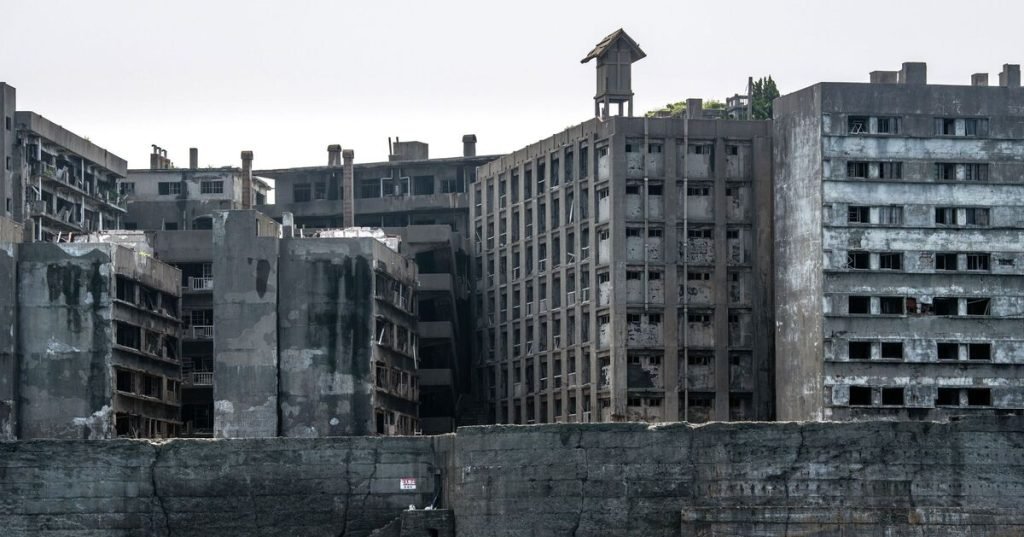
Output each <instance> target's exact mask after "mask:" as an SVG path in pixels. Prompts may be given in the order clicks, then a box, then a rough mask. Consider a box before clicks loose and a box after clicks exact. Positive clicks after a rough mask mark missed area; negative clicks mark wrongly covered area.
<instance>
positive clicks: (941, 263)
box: [935, 254, 957, 270]
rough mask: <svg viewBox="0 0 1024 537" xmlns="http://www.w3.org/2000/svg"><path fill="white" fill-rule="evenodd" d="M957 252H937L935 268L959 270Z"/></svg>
mask: <svg viewBox="0 0 1024 537" xmlns="http://www.w3.org/2000/svg"><path fill="white" fill-rule="evenodd" d="M956 257H957V256H956V254H935V270H957V260H956Z"/></svg>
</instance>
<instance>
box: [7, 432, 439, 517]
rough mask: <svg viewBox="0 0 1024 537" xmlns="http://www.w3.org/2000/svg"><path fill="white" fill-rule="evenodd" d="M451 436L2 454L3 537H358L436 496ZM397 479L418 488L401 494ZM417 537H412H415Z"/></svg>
mask: <svg viewBox="0 0 1024 537" xmlns="http://www.w3.org/2000/svg"><path fill="white" fill-rule="evenodd" d="M451 444H452V437H451V436H446V437H429V438H428V437H419V438H388V439H380V438H368V437H362V438H356V437H352V438H330V439H319V440H313V439H301V440H295V439H281V438H276V439H250V440H221V441H216V442H211V441H202V440H198V441H191V440H174V441H170V442H166V443H162V444H153V443H149V442H143V441H130V440H110V441H103V442H82V441H76V442H42V441H36V442H12V443H0V527H2V528H3V530H2V531H0V533H2V534H3V535H5V536H6V537H28V536H39V535H47V536H69V537H70V536H72V535H74V536H94V537H99V536H115V535H146V536H187V535H196V536H200V535H216V536H218V537H231V536H246V537H248V536H252V535H261V536H268V537H269V536H298V535H301V536H303V537H317V536H336V535H344V536H347V537H353V536H365V535H368V534H369V533H370V532H371V531H373V530H374V529H376V528H379V527H382V526H384V525H385V524H387V523H388V522H389V521H391V520H393V519H395V518H396V517H398V515H399V514H400V512H401V511H402V510H403V509H408V506H409V505H416V506H417V507H421V508H422V507H425V506H426V505H429V504H430V502H431V500H432V499H433V498H434V495H435V488H434V487H435V479H436V477H435V470H436V468H435V460H438V459H440V460H444V456H443V453H444V452H446V451H448V450H450V449H451ZM402 478H414V479H416V489H415V490H401V487H400V480H401V479H402ZM411 535H414V534H411Z"/></svg>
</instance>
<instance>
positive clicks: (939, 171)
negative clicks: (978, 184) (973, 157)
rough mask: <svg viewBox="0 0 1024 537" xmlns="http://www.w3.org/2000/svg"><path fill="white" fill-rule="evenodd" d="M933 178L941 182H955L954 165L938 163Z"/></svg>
mask: <svg viewBox="0 0 1024 537" xmlns="http://www.w3.org/2000/svg"><path fill="white" fill-rule="evenodd" d="M935 178H936V179H940V180H943V181H954V180H956V164H951V163H949V162H940V163H938V164H936V165H935Z"/></svg>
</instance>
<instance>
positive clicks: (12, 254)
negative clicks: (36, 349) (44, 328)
mask: <svg viewBox="0 0 1024 537" xmlns="http://www.w3.org/2000/svg"><path fill="white" fill-rule="evenodd" d="M17 263H18V245H17V244H15V243H13V242H3V243H0V325H2V326H4V327H6V328H9V329H6V328H5V329H4V330H0V441H9V440H16V439H17V434H18V421H17V419H18V410H17V404H18V359H17V348H16V347H17V346H16V343H17V334H18V326H17V320H18V285H17V280H16V278H15V274H17V270H15V269H16V267H17Z"/></svg>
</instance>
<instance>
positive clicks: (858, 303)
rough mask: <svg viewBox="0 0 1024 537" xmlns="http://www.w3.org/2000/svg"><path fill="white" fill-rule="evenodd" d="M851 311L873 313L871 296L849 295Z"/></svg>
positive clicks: (854, 312)
mask: <svg viewBox="0 0 1024 537" xmlns="http://www.w3.org/2000/svg"><path fill="white" fill-rule="evenodd" d="M849 313H853V314H858V313H871V297H867V296H851V297H849Z"/></svg>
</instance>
